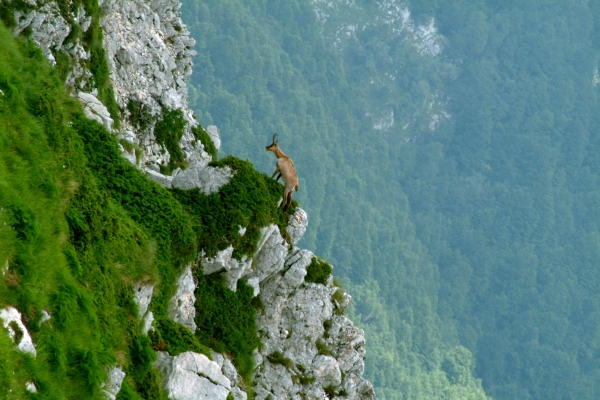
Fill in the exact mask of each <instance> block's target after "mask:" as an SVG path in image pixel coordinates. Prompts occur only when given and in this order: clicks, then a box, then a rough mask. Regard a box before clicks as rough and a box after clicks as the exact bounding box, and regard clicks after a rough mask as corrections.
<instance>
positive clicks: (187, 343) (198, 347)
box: [149, 317, 211, 358]
mask: <svg viewBox="0 0 600 400" xmlns="http://www.w3.org/2000/svg"><path fill="white" fill-rule="evenodd" d="M154 327H155V331H151V332H149V336H150V338H151V339H152V346H153V347H154V349H155V350H159V351H168V352H169V354H170V355H172V356H176V355H179V354H181V353H183V352H186V351H194V352H196V353H201V354H204V355H206V356H208V357H209V358H210V357H211V355H210V349H209V348H208V347H206V346H204V345H202V344H200V343H199V342H198V338H197V337H196V336H195V335H194V334H193V333H192V331H190V330H189V329H188V328H186V327H185V326H183V325H181V324H178V323H177V322H175V321H173V320H172V319H170V318H168V317H162V318H160V319H155V320H154Z"/></svg>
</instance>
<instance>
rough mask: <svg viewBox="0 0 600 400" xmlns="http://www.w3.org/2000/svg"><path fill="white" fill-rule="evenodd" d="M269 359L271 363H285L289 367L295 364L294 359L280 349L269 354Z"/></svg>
mask: <svg viewBox="0 0 600 400" xmlns="http://www.w3.org/2000/svg"><path fill="white" fill-rule="evenodd" d="M267 360H269V362H270V363H271V364H279V365H283V366H284V367H285V368H287V369H290V368H292V366H293V365H294V363H293V362H292V360H290V359H289V358H287V357H286V356H284V355H283V354H281V352H279V351H274V352H273V353H271V354H269V355H268V356H267Z"/></svg>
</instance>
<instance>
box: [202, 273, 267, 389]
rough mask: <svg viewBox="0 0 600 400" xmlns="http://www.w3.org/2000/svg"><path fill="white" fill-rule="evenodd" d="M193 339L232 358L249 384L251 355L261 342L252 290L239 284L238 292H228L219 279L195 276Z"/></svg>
mask: <svg viewBox="0 0 600 400" xmlns="http://www.w3.org/2000/svg"><path fill="white" fill-rule="evenodd" d="M195 277H196V280H197V282H198V286H197V287H196V292H195V296H196V304H197V307H196V325H197V327H198V328H197V330H196V336H197V337H198V340H199V341H200V343H202V344H204V345H206V346H209V347H210V348H212V349H214V350H215V351H217V352H226V353H228V354H230V355H231V357H232V360H233V363H234V365H235V367H236V369H237V370H238V372H239V373H240V375H241V376H242V377H243V378H244V380H245V381H246V383H247V384H248V383H249V382H250V379H251V373H252V368H253V363H252V352H253V351H254V349H255V348H256V347H257V346H258V345H259V343H260V341H259V339H258V336H257V333H256V310H255V309H254V307H253V306H252V297H253V295H254V289H253V288H252V287H251V286H249V285H248V284H246V283H245V282H244V281H239V282H238V284H237V291H235V292H233V291H231V290H230V289H228V288H227V287H226V286H225V285H224V283H223V281H222V278H220V277H218V276H205V275H204V274H203V272H202V270H197V271H196V273H195ZM248 386H249V385H248Z"/></svg>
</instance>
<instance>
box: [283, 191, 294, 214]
mask: <svg viewBox="0 0 600 400" xmlns="http://www.w3.org/2000/svg"><path fill="white" fill-rule="evenodd" d="M293 193H294V192H291V191H290V192H289V193H288V194H287V196H286V199H285V207H284V208H283V211H284V212H286V211H287V210H289V208H290V206H291V205H292V194H293Z"/></svg>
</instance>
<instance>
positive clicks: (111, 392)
mask: <svg viewBox="0 0 600 400" xmlns="http://www.w3.org/2000/svg"><path fill="white" fill-rule="evenodd" d="M123 379H125V372H123V370H122V369H121V367H112V368H110V369H109V370H108V382H106V383H105V384H103V385H102V393H104V396H105V397H106V398H107V399H109V400H115V399H116V398H117V395H118V394H119V392H120V391H121V385H122V384H123Z"/></svg>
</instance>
